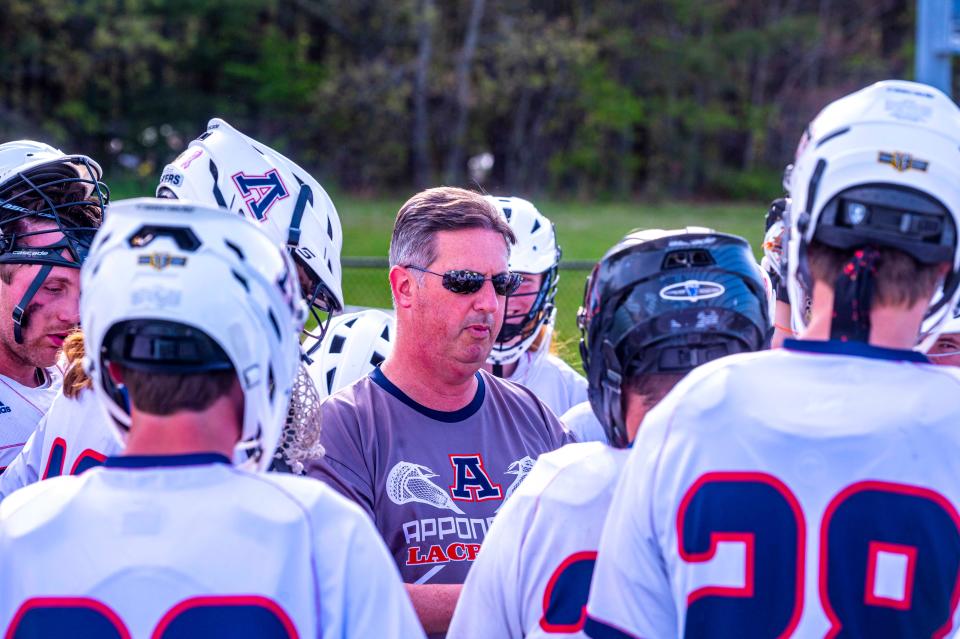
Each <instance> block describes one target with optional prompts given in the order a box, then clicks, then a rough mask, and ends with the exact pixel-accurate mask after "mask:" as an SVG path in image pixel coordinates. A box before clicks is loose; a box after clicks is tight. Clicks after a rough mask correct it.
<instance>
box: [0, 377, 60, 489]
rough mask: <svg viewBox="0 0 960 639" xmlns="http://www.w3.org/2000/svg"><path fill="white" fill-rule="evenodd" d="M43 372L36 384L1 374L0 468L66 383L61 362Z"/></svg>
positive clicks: (22, 441)
mask: <svg viewBox="0 0 960 639" xmlns="http://www.w3.org/2000/svg"><path fill="white" fill-rule="evenodd" d="M43 372H44V376H43V377H44V380H43V383H42V384H40V385H39V386H35V387H33V388H30V387H29V386H24V385H23V384H21V383H20V382H16V381H14V380H12V379H10V378H9V377H6V376H5V375H0V472H3V470H4V469H5V468H6V467H7V466H9V465H10V463H11V462H12V461H13V460H14V458H15V457H16V456H17V455H18V454H19V453H20V449H21V448H23V445H24V444H26V443H27V439H28V438H29V437H30V435H31V434H32V433H33V431H34V430H35V429H36V428H37V423H38V422H39V421H40V418H41V417H43V414H44V413H46V412H47V409H48V408H50V402H52V401H53V398H54V397H55V396H56V394H57V392H58V391H59V390H60V387H61V386H63V369H61V368H60V365H59V364H58V365H56V366H51V367H50V368H45V369H43Z"/></svg>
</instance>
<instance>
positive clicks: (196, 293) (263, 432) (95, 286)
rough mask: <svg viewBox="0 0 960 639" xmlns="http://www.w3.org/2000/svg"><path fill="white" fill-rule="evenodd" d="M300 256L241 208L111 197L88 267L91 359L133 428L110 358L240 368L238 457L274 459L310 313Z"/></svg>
mask: <svg viewBox="0 0 960 639" xmlns="http://www.w3.org/2000/svg"><path fill="white" fill-rule="evenodd" d="M294 268H295V267H294V265H293V261H292V259H291V258H290V256H289V254H288V253H287V252H286V251H283V250H282V249H281V248H280V247H279V246H277V245H276V244H274V243H273V241H272V240H271V239H270V238H268V237H267V236H266V235H265V234H264V233H263V232H261V231H260V230H259V229H257V228H256V226H255V225H253V224H251V223H249V222H248V221H247V220H245V219H243V218H241V217H234V216H229V215H224V214H223V211H222V210H219V209H217V208H214V207H212V206H208V205H204V204H198V203H191V202H179V201H172V200H168V199H153V198H138V199H133V200H124V201H121V202H118V203H116V204H113V205H111V206H110V209H109V214H108V215H107V216H106V221H105V222H104V224H103V227H102V228H101V230H100V232H99V233H98V234H97V236H96V239H95V240H94V244H93V247H92V248H91V252H90V256H89V258H88V259H87V261H86V262H85V263H84V266H83V269H82V270H81V298H80V316H81V323H82V325H83V328H84V336H85V339H86V341H87V344H88V347H87V355H86V358H85V360H84V367H85V369H86V371H87V374H88V375H89V377H90V379H91V380H93V385H94V389H95V391H96V393H97V395H98V396H99V397H100V399H101V401H102V402H103V403H104V405H105V407H106V409H107V411H108V413H109V414H110V415H111V417H113V420H112V421H114V422H115V423H116V425H117V427H118V428H119V430H120V433H121V437H124V436H125V435H126V432H127V430H128V429H129V426H130V418H129V416H128V414H127V412H126V400H125V398H124V396H123V393H122V391H121V390H120V389H118V388H117V387H116V386H115V385H114V383H113V381H112V380H111V378H110V376H109V373H108V370H107V365H108V364H109V363H110V362H117V363H119V364H122V365H123V366H125V367H128V368H132V369H138V370H143V371H153V372H158V373H163V372H166V373H177V374H185V373H199V372H203V371H212V370H229V369H231V368H232V369H233V370H234V371H236V373H237V376H238V378H239V380H240V385H241V387H242V389H243V395H244V407H243V410H244V415H243V428H242V433H241V437H240V441H239V442H238V443H237V448H236V453H237V454H236V455H235V459H246V460H249V462H250V464H251V465H255V466H256V468H258V469H260V470H263V469H265V468H266V467H267V466H269V464H270V462H271V461H272V458H273V451H274V449H275V448H276V446H277V442H278V440H279V437H280V432H281V429H282V428H283V424H284V421H285V419H286V416H287V407H288V405H289V402H290V395H291V389H292V386H293V382H294V378H295V377H296V374H297V366H298V363H299V361H300V344H299V340H298V338H297V336H298V334H299V332H300V330H301V329H302V327H303V322H304V320H305V318H306V308H305V305H304V303H303V300H302V299H301V297H300V293H299V289H298V286H297V281H296V272H295V270H294Z"/></svg>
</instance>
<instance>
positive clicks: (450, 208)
mask: <svg viewBox="0 0 960 639" xmlns="http://www.w3.org/2000/svg"><path fill="white" fill-rule="evenodd" d="M464 229H487V230H490V231H496V232H497V233H499V234H500V235H502V236H503V239H504V243H505V244H506V246H507V248H509V247H510V246H511V245H513V244H516V242H517V236H516V235H515V234H514V232H513V229H511V228H510V225H509V224H508V223H507V221H506V219H504V218H503V216H502V215H500V212H499V211H497V209H496V208H495V207H494V205H493V204H491V203H490V202H489V201H488V200H487V199H486V198H484V197H483V196H482V195H480V194H479V193H474V192H473V191H468V190H466V189H459V188H456V187H451V186H441V187H437V188H433V189H427V190H426V191H421V192H420V193H417V194H416V195H414V196H413V197H411V198H410V199H409V200H407V201H406V203H405V204H404V205H403V206H402V207H400V211H399V212H398V213H397V220H396V222H394V225H393V237H392V238H391V239H390V266H418V267H420V268H426V267H428V266H429V265H430V264H432V263H433V262H434V260H436V259H437V244H436V241H435V237H434V236H435V235H436V234H437V233H438V232H440V231H459V230H464Z"/></svg>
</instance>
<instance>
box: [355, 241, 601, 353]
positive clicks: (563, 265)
mask: <svg viewBox="0 0 960 639" xmlns="http://www.w3.org/2000/svg"><path fill="white" fill-rule="evenodd" d="M342 264H343V295H344V300H345V301H346V304H347V306H348V307H349V308H351V309H354V310H355V309H358V308H369V307H374V308H390V307H391V305H392V304H391V301H390V283H389V282H388V280H387V272H388V271H389V269H390V265H389V263H388V261H387V259H386V258H382V257H344V258H343V259H342ZM593 265H594V263H593V262H589V261H586V260H567V261H562V262H560V283H559V285H558V287H557V300H556V304H557V323H556V328H555V330H554V335H553V346H552V348H553V350H554V352H555V353H556V354H557V355H558V356H560V357H562V358H563V359H564V360H566V361H567V363H568V364H570V365H571V366H573V368H574V369H575V370H577V371H580V370H581V363H580V350H579V346H578V344H579V341H580V331H579V330H578V329H577V309H578V308H580V303H581V302H582V301H583V285H584V282H585V281H586V278H587V276H588V275H589V274H590V271H591V270H592V269H593Z"/></svg>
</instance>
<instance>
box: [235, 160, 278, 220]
mask: <svg viewBox="0 0 960 639" xmlns="http://www.w3.org/2000/svg"><path fill="white" fill-rule="evenodd" d="M233 183H234V184H236V185H237V189H238V190H239V191H240V196H241V197H242V198H243V201H244V202H245V203H246V205H247V209H248V210H249V211H250V213H252V214H253V216H254V217H255V218H257V220H259V221H261V222H262V221H263V219H264V218H265V217H267V212H268V211H270V207H272V206H273V205H274V204H276V203H277V202H279V201H280V200H282V199H284V198H285V197H287V196H288V195H290V192H289V191H288V190H287V186H286V185H285V184H284V183H283V180H282V179H280V174H279V173H277V170H276V169H271V170H269V171H267V173H266V174H265V175H247V174H245V173H237V174H236V175H234V176H233Z"/></svg>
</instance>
